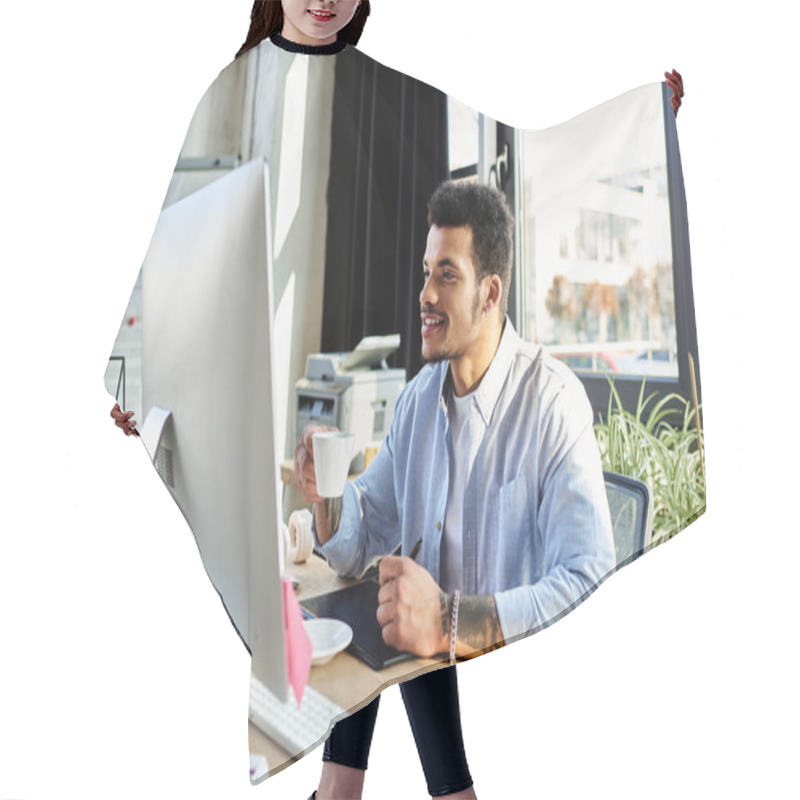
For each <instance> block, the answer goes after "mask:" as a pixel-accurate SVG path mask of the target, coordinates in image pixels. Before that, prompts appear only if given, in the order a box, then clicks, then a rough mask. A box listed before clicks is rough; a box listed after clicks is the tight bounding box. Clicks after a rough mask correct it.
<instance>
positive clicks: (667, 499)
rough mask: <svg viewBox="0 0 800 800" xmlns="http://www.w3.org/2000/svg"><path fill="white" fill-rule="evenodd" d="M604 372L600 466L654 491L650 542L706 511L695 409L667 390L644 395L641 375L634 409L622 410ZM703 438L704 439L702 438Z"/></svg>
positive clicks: (597, 431)
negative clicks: (605, 401) (605, 411)
mask: <svg viewBox="0 0 800 800" xmlns="http://www.w3.org/2000/svg"><path fill="white" fill-rule="evenodd" d="M607 377H608V382H609V386H610V389H611V391H610V395H609V399H608V414H607V416H606V419H605V421H604V420H603V418H602V415H601V418H600V422H599V423H597V424H596V425H595V435H596V436H597V443H598V445H599V447H600V454H601V457H602V462H603V469H605V470H609V471H610V472H618V473H621V474H622V475H628V476H630V477H632V478H638V479H639V480H642V481H645V482H646V483H647V484H648V485H649V487H650V491H651V493H652V496H653V504H654V514H653V542H654V543H657V542H659V541H663V540H665V539H668V538H669V537H671V536H674V535H675V534H676V533H677V532H678V531H680V530H681V529H682V528H685V527H686V525H688V524H689V523H690V522H692V520H694V519H696V518H697V517H699V516H700V514H702V513H703V512H704V511H705V504H706V492H705V479H704V477H703V473H702V469H701V463H700V453H699V451H698V446H697V445H698V437H702V431H698V429H697V427H696V425H695V419H696V416H695V409H694V407H693V405H692V403H691V401H689V400H686V399H684V398H683V397H681V396H680V395H679V394H675V393H671V394H668V395H665V396H663V397H661V398H660V399H658V400H656V393H655V392H652V393H651V394H649V395H647V396H646V397H645V380H642V386H641V388H640V390H639V396H638V399H637V402H636V408H635V410H633V411H629V410H627V409H625V408H624V407H623V405H622V401H621V400H620V397H619V394H618V392H617V390H616V387H615V386H614V380H613V379H612V378H611V376H607ZM701 441H702V440H701Z"/></svg>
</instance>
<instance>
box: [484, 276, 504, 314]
mask: <svg viewBox="0 0 800 800" xmlns="http://www.w3.org/2000/svg"><path fill="white" fill-rule="evenodd" d="M486 286H487V292H486V300H485V301H484V304H483V310H484V312H485V313H488V312H489V311H490V310H492V309H495V308H497V306H498V304H500V302H501V301H502V299H503V281H502V280H501V278H500V276H499V275H489V276H487V278H486Z"/></svg>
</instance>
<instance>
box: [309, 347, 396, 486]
mask: <svg viewBox="0 0 800 800" xmlns="http://www.w3.org/2000/svg"><path fill="white" fill-rule="evenodd" d="M398 347H400V334H399V333H395V334H391V335H389V336H367V337H365V338H364V339H362V340H361V341H360V342H359V344H358V346H357V347H356V349H355V350H353V352H352V353H314V354H312V355H309V356H308V358H307V359H306V375H305V377H304V378H300V380H299V381H297V384H296V386H295V397H296V405H295V417H294V420H295V422H294V438H295V441H296V442H299V441H300V436H301V434H302V433H303V429H304V428H305V427H306V425H327V426H330V427H334V428H338V429H339V430H341V431H346V432H347V433H352V434H354V435H355V443H354V446H353V452H354V458H353V461H352V463H351V465H350V471H351V472H361V471H363V469H364V447H365V445H367V444H368V443H369V442H372V441H376V440H380V441H382V440H383V438H384V437H385V436H386V434H387V433H388V432H389V427H390V426H391V424H392V417H393V416H394V404H395V402H396V401H397V398H398V396H399V394H400V392H401V391H402V390H403V387H404V386H405V383H406V371H405V370H404V369H390V368H389V366H388V365H387V363H386V359H387V358H388V357H389V356H390V355H391V354H392V353H393V352H394V351H395V350H397V348H398Z"/></svg>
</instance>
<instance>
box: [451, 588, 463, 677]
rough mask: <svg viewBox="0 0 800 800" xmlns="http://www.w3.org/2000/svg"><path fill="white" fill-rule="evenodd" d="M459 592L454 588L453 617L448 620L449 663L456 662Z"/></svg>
mask: <svg viewBox="0 0 800 800" xmlns="http://www.w3.org/2000/svg"><path fill="white" fill-rule="evenodd" d="M460 596H461V592H460V591H459V590H458V589H456V590H455V591H454V592H453V619H452V620H451V622H450V663H451V664H455V662H456V629H457V628H458V599H459V597H460Z"/></svg>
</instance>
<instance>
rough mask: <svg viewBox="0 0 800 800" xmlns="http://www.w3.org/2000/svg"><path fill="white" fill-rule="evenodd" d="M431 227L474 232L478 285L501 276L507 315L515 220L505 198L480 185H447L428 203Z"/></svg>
mask: <svg viewBox="0 0 800 800" xmlns="http://www.w3.org/2000/svg"><path fill="white" fill-rule="evenodd" d="M428 225H436V227H437V228H461V227H463V226H465V225H467V226H469V228H470V229H471V230H472V261H473V263H474V264H475V277H476V278H477V280H478V282H480V281H482V280H483V279H484V278H485V277H486V276H487V275H499V276H500V280H501V281H502V282H503V297H502V300H501V302H502V307H503V313H505V312H506V311H507V310H508V289H509V286H510V285H511V265H512V263H513V260H514V217H513V215H512V213H511V210H510V209H509V207H508V201H507V200H506V198H505V195H504V194H503V193H502V192H501V191H499V190H498V189H493V188H492V187H491V186H485V185H484V184H480V183H467V182H464V181H446V182H445V183H443V184H441V186H439V188H438V189H437V190H436V191H435V192H434V193H433V196H432V197H431V199H430V200H429V201H428Z"/></svg>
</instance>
